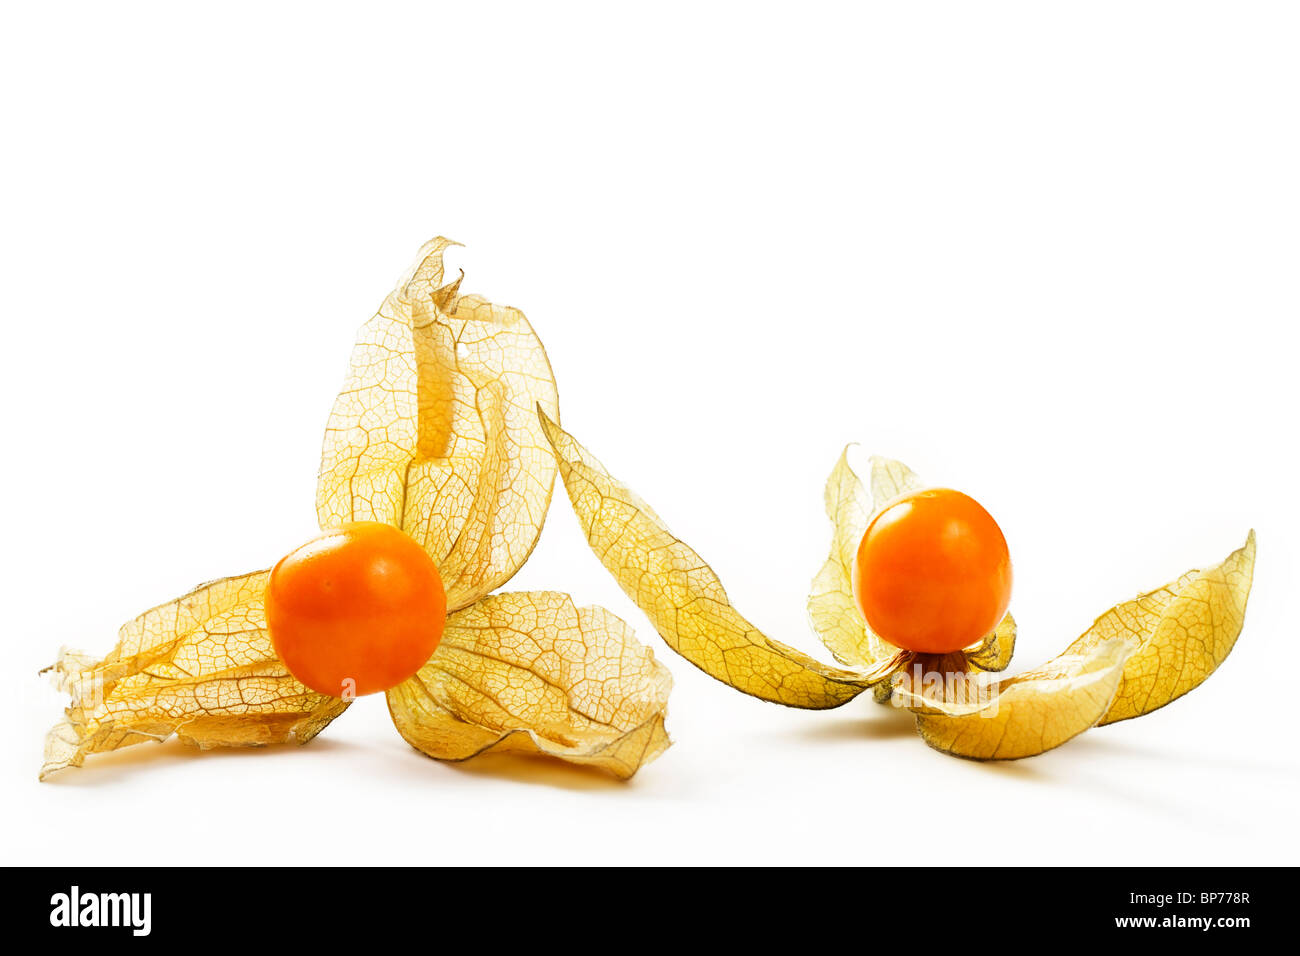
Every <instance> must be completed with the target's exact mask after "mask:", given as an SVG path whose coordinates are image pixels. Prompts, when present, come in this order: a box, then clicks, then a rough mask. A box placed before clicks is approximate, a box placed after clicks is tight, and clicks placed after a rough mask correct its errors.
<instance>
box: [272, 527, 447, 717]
mask: <svg viewBox="0 0 1300 956" xmlns="http://www.w3.org/2000/svg"><path fill="white" fill-rule="evenodd" d="M446 616H447V598H446V594H445V593H444V591H443V587H442V577H441V575H439V574H438V568H437V566H436V565H435V564H434V563H433V559H432V558H430V557H429V555H428V553H427V552H426V551H425V550H424V549H423V548H422V547H420V545H419V544H417V543H416V542H415V541H414V540H413V539H412V538H411V537H410V536H408V535H406V534H405V533H403V532H402V531H400V530H398V529H397V528H394V527H392V526H391V525H386V524H381V523H379V522H375V521H358V522H354V523H351V524H345V525H343V526H341V527H339V528H336V529H333V530H330V531H326V532H324V533H323V534H321V535H320V536H319V537H316V538H313V539H312V540H310V541H308V542H307V543H306V544H304V545H302V547H300V548H297V549H295V550H294V551H291V552H289V554H287V555H285V556H284V557H283V558H281V559H280V562H279V563H278V564H277V565H276V566H275V567H274V568H273V569H272V571H271V579H270V582H269V583H268V585H267V588H266V623H267V628H268V630H269V631H270V634H271V643H272V644H273V645H274V646H275V652H276V654H277V655H278V656H279V658H280V660H281V661H282V662H283V663H284V665H285V666H286V667H288V668H289V671H290V673H292V674H293V676H294V677H296V678H298V680H300V681H301V682H302V683H304V684H306V685H307V686H308V687H310V688H311V689H312V690H314V691H317V692H318V693H321V694H332V695H334V696H336V697H353V696H360V695H362V694H373V693H376V692H378V691H382V690H388V688H390V687H394V686H396V685H397V684H400V683H401V682H402V681H404V680H406V679H407V678H408V677H410V676H411V675H412V674H414V673H415V672H416V671H417V670H419V668H420V667H421V666H422V665H423V664H424V662H425V661H427V660H428V659H429V657H430V656H431V655H432V654H433V652H434V650H435V649H436V648H437V647H438V642H439V641H440V640H442V629H443V624H444V623H445V620H446Z"/></svg>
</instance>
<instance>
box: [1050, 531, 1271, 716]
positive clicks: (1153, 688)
mask: <svg viewBox="0 0 1300 956" xmlns="http://www.w3.org/2000/svg"><path fill="white" fill-rule="evenodd" d="M1254 571H1255V532H1254V531H1251V532H1250V534H1249V536H1247V538H1246V543H1245V544H1243V545H1242V546H1241V547H1240V548H1238V549H1237V550H1236V551H1234V552H1232V554H1230V555H1228V557H1227V558H1226V559H1225V560H1224V561H1223V562H1222V563H1220V564H1216V565H1215V566H1214V567H1211V568H1206V569H1205V570H1203V571H1188V572H1187V573H1186V574H1184V575H1183V576H1182V577H1180V578H1178V579H1177V580H1176V581H1171V582H1170V583H1169V584H1166V585H1165V586H1164V587H1162V588H1157V589H1156V590H1154V591H1151V592H1149V593H1147V594H1143V595H1141V596H1139V597H1137V598H1134V599H1133V600H1132V601H1126V602H1124V603H1123V604H1120V605H1117V606H1116V607H1113V608H1111V609H1110V610H1109V611H1107V612H1106V613H1105V614H1103V615H1102V616H1101V617H1099V618H1097V620H1096V622H1095V623H1094V624H1093V625H1092V627H1090V628H1089V629H1088V630H1087V631H1085V632H1084V633H1083V634H1082V635H1081V636H1080V637H1079V638H1078V640H1076V641H1075V642H1074V643H1073V644H1071V645H1070V646H1069V648H1068V649H1067V653H1075V654H1079V653H1086V652H1088V651H1089V650H1091V649H1092V648H1094V647H1096V646H1097V645H1099V644H1100V643H1102V642H1104V641H1108V640H1111V639H1112V638H1116V637H1119V638H1124V639H1127V640H1131V641H1134V642H1136V645H1137V649H1136V650H1135V651H1134V653H1133V656H1132V657H1130V658H1129V659H1128V662H1127V663H1126V664H1125V665H1124V674H1123V678H1122V679H1121V680H1120V684H1119V688H1118V690H1117V691H1116V692H1115V700H1114V701H1113V702H1112V703H1111V705H1110V707H1109V709H1108V710H1107V711H1106V713H1105V715H1104V716H1103V717H1102V719H1101V721H1100V722H1101V723H1103V724H1113V723H1115V722H1116V721H1118V720H1128V719H1129V718H1131V717H1141V716H1142V715H1143V714H1149V713H1151V711H1153V710H1158V709H1159V708H1161V707H1163V706H1164V705H1165V704H1168V703H1169V702H1170V701H1173V700H1176V699H1177V698H1179V697H1181V696H1183V694H1186V693H1187V692H1188V691H1190V690H1192V689H1193V688H1195V687H1197V686H1198V685H1199V684H1201V683H1202V682H1203V681H1204V680H1205V679H1206V678H1207V677H1209V676H1210V675H1211V674H1212V673H1214V671H1215V670H1216V669H1217V668H1218V666H1219V665H1220V664H1222V663H1223V661H1224V658H1226V657H1227V656H1228V652H1229V651H1231V650H1232V648H1233V645H1234V644H1236V642H1237V636H1238V635H1239V634H1240V633H1241V627H1242V623H1243V622H1244V620H1245V616H1246V602H1247V600H1248V599H1249V597H1250V585H1251V580H1252V578H1253V576H1254Z"/></svg>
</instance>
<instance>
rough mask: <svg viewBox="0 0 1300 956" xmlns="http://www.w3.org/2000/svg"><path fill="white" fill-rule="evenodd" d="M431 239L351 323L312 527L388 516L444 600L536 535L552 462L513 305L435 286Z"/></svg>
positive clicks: (482, 588) (535, 356) (510, 562)
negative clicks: (426, 563)
mask: <svg viewBox="0 0 1300 956" xmlns="http://www.w3.org/2000/svg"><path fill="white" fill-rule="evenodd" d="M454 244H455V243H452V242H451V241H450V240H448V239H443V238H438V239H434V240H433V241H431V242H429V243H426V244H425V246H424V247H423V248H422V249H421V250H420V253H419V256H418V258H417V260H416V263H415V265H414V266H413V267H412V268H411V270H410V271H409V272H408V274H407V275H406V276H405V277H404V278H403V279H402V281H401V282H400V283H399V284H398V286H397V288H396V289H395V290H394V291H393V292H392V293H391V294H390V295H389V296H388V298H387V299H386V300H385V301H384V303H383V305H382V306H381V307H380V309H379V311H378V312H377V313H376V314H375V316H374V317H373V318H371V319H370V321H368V322H367V323H366V324H365V325H364V326H363V327H362V329H361V331H360V333H359V334H358V337H357V343H356V346H355V347H354V348H353V351H352V358H351V362H350V367H349V371H348V375H347V379H346V381H345V383H344V386H343V390H342V392H341V393H340V394H339V397H338V399H337V400H336V402H335V405H334V409H333V411H332V412H331V413H330V418H329V423H328V425H327V427H326V431H325V442H324V447H323V449H322V453H321V468H320V480H319V483H318V485H317V492H316V507H317V515H318V518H319V520H320V524H321V527H323V528H328V527H333V526H336V525H338V524H341V523H343V522H346V521H365V520H369V521H383V522H386V523H388V524H393V525H397V526H398V527H401V528H402V529H403V530H405V531H406V532H407V533H408V534H410V535H411V536H412V537H414V538H415V539H416V540H418V541H419V542H420V543H421V544H423V545H424V547H425V549H426V550H427V551H428V552H429V554H430V555H431V556H432V557H433V559H434V561H435V562H436V563H437V564H438V567H439V568H440V570H441V571H442V576H443V583H444V585H445V586H446V588H447V606H448V608H450V609H452V610H455V609H457V608H462V607H465V606H467V605H469V604H471V603H472V602H473V601H475V600H477V599H478V598H480V597H482V596H483V595H485V594H487V593H489V592H490V591H492V590H493V589H494V588H497V587H500V586H501V585H502V584H504V583H505V582H506V581H507V580H509V579H510V578H511V577H512V576H513V575H514V573H515V572H516V571H517V570H518V569H519V568H520V567H521V566H522V565H523V563H524V561H525V559H526V558H527V557H528V555H529V553H530V552H531V551H532V549H533V547H534V545H535V544H536V543H537V537H538V535H539V534H540V533H541V528H542V522H543V521H544V519H545V517H546V510H547V506H548V505H549V503H550V498H551V491H552V488H553V485H554V480H555V461H554V458H553V456H552V455H551V453H550V449H549V447H548V446H547V444H546V442H545V440H544V439H543V436H542V433H541V429H540V426H539V425H538V421H537V416H536V413H535V408H536V407H537V406H538V405H539V404H540V405H541V407H542V408H544V409H546V410H547V413H548V414H550V415H558V413H559V412H558V408H559V400H558V397H557V394H556V389H555V378H554V375H553V374H552V372H551V367H550V363H549V362H548V360H547V357H546V351H545V349H544V348H543V347H542V343H541V341H540V340H539V339H538V338H537V336H536V334H535V333H534V332H533V329H532V327H531V326H530V325H529V324H528V320H527V319H526V318H525V317H524V314H523V313H522V312H520V311H519V310H517V309H512V308H508V307H503V306H497V305H493V304H491V303H490V302H488V301H487V300H485V299H483V298H482V297H481V296H477V295H461V294H460V292H459V287H460V280H459V279H457V280H455V281H454V282H451V283H447V284H443V278H444V276H443V262H442V257H443V252H444V251H445V250H446V248H447V247H448V246H451V245H454Z"/></svg>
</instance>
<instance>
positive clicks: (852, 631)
mask: <svg viewBox="0 0 1300 956" xmlns="http://www.w3.org/2000/svg"><path fill="white" fill-rule="evenodd" d="M848 456H849V449H848V448H847V447H846V448H845V449H844V451H843V452H841V453H840V457H839V461H837V462H836V463H835V467H834V468H833V469H832V470H831V474H830V477H829V478H827V479H826V494H825V498H826V517H828V518H830V520H831V529H832V530H831V548H830V555H829V556H828V557H827V558H826V563H825V564H823V565H822V567H821V570H819V571H818V572H817V576H816V577H814V578H813V582H812V588H811V591H810V592H809V595H808V619H809V621H810V622H811V623H812V627H813V630H814V631H816V632H817V636H818V637H820V638H821V640H822V643H823V644H825V645H826V648H827V650H829V651H830V652H831V654H833V655H834V656H835V659H836V660H837V661H839V662H840V663H841V664H845V665H847V666H849V667H870V666H871V665H873V664H875V663H877V662H878V661H882V660H887V659H888V658H891V657H893V656H894V655H895V654H897V653H898V648H897V647H895V646H894V645H892V644H889V643H888V642H886V641H883V640H881V639H880V638H879V637H877V636H876V635H875V634H873V633H872V632H871V629H870V628H868V627H867V622H866V620H865V619H864V618H863V617H862V613H861V612H860V611H859V610H858V605H857V601H856V600H854V597H853V566H854V564H855V563H856V559H857V553H858V544H859V542H861V541H862V535H863V534H864V533H865V532H866V530H867V525H869V524H870V523H871V519H872V518H874V517H875V515H876V512H877V511H879V506H878V505H873V501H872V495H870V494H868V493H867V489H866V487H865V486H864V485H863V484H862V482H861V480H859V478H858V476H857V473H856V472H854V470H853V468H852V467H851V466H850V465H849V457H848ZM873 464H874V462H873ZM895 464H896V463H895ZM874 470H875V469H874V468H873V471H874ZM890 497H892V495H891V496H890Z"/></svg>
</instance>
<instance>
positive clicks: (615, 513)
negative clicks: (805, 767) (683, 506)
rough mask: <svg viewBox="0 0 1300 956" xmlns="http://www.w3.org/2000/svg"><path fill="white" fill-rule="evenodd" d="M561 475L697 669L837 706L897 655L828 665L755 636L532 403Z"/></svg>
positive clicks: (590, 532)
mask: <svg viewBox="0 0 1300 956" xmlns="http://www.w3.org/2000/svg"><path fill="white" fill-rule="evenodd" d="M539 412H540V413H541V419H542V423H543V425H544V426H545V428H546V435H547V437H548V438H549V439H550V442H551V445H552V447H553V448H554V449H555V455H556V458H557V460H558V461H559V465H560V477H561V478H562V479H563V481H564V486H565V489H566V490H567V491H568V494H569V500H570V501H571V502H572V504H573V509H574V512H575V513H576V514H577V516H578V521H579V523H580V524H581V526H582V529H583V531H584V533H585V534H586V536H587V541H588V543H589V544H590V545H591V548H592V550H593V551H594V552H595V554H596V556H597V557H599V558H600V560H601V563H603V564H604V565H605V568H606V569H607V570H608V571H609V572H610V574H612V575H613V576H614V579H615V580H616V581H617V582H618V583H619V586H620V587H622V588H623V590H624V592H626V593H627V595H628V597H630V598H631V599H632V600H633V601H634V602H636V604H637V606H638V607H640V608H641V610H642V611H644V612H645V614H646V616H647V617H649V619H650V621H651V623H653V624H654V626H655V629H656V630H658V632H659V634H660V636H662V637H663V639H664V640H665V641H666V642H667V643H668V646H669V647H671V648H672V649H673V650H675V651H677V653H679V654H681V655H682V656H683V657H685V658H686V659H687V660H688V661H690V662H691V663H692V664H694V665H695V666H697V667H699V668H700V669H701V670H703V671H704V672H705V673H707V674H709V675H710V676H712V677H715V678H717V679H718V680H720V681H722V682H724V683H726V684H729V685H731V686H732V687H734V688H736V689H737V690H740V691H743V692H745V693H746V694H750V695H752V696H754V697H759V698H761V699H763V700H770V701H774V702H776V703H780V704H786V705H789V706H791V707H806V708H828V707H838V706H840V705H841V704H844V703H846V702H847V701H850V700H852V699H853V698H854V697H856V696H857V695H858V694H860V693H862V691H864V690H866V689H867V688H868V687H871V686H872V685H874V684H877V683H880V682H881V681H884V680H885V679H886V678H888V677H889V675H890V674H891V673H892V672H893V671H894V670H895V668H896V667H897V666H898V665H899V663H901V662H903V661H905V660H906V659H907V656H908V655H907V654H906V653H905V652H897V651H896V652H895V654H894V655H893V656H892V657H889V658H884V659H882V660H880V661H878V662H873V663H872V664H870V665H869V666H866V667H854V668H849V669H841V668H837V667H830V666H828V665H826V664H823V663H821V662H820V661H817V660H816V659H814V658H812V657H809V656H808V655H807V654H804V653H803V652H801V651H798V650H796V649H794V648H792V647H788V646H787V645H785V644H782V643H780V642H778V641H774V640H772V639H771V638H769V637H767V636H766V635H764V634H763V633H762V632H760V631H759V630H758V629H757V628H755V627H754V626H753V625H752V624H750V623H749V621H747V620H746V619H745V618H744V617H743V616H741V614H740V613H739V612H738V611H737V610H736V609H735V608H734V607H733V606H732V605H731V602H730V601H729V600H728V598H727V594H726V591H725V590H724V589H723V587H722V582H721V581H719V580H718V577H717V575H716V574H714V572H713V570H712V569H711V568H710V567H709V566H708V565H707V564H705V563H704V560H703V559H702V558H701V557H700V556H699V555H698V554H696V553H695V551H693V550H692V549H691V548H690V547H689V546H688V545H686V544H685V543H684V542H682V541H680V540H678V539H677V538H676V537H674V536H673V534H672V533H671V532H670V531H669V530H668V528H667V527H666V526H665V525H664V523H663V521H662V520H661V519H660V518H659V517H658V516H657V515H656V514H655V513H654V511H653V510H651V508H650V507H649V506H648V505H646V504H645V503H644V502H643V501H642V500H641V499H640V498H639V497H638V496H637V495H636V494H635V493H634V492H632V490H631V489H629V488H628V487H627V486H626V485H624V484H622V483H621V482H619V481H618V480H617V479H616V478H614V477H613V476H612V475H610V474H609V472H608V471H606V470H605V467H604V466H603V465H601V463H600V462H599V461H597V460H596V459H595V458H594V457H593V456H592V455H591V454H590V453H589V452H588V451H587V450H586V449H585V448H583V447H582V446H581V445H579V444H578V442H577V441H575V440H574V439H573V437H572V436H571V435H569V434H568V433H567V432H565V431H564V430H563V429H561V428H560V427H559V426H558V425H556V424H555V423H554V422H553V421H551V420H550V418H549V417H547V415H546V414H545V410H544V409H540V410H539Z"/></svg>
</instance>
